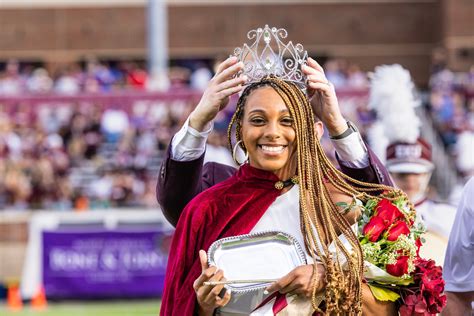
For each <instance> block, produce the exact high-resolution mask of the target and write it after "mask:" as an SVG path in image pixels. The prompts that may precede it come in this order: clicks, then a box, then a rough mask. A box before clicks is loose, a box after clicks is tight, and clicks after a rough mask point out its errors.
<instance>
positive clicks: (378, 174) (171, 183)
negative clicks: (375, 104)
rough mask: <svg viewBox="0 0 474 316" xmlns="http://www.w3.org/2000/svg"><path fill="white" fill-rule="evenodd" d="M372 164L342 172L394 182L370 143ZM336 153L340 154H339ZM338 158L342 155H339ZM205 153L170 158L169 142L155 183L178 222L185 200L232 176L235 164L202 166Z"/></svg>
mask: <svg viewBox="0 0 474 316" xmlns="http://www.w3.org/2000/svg"><path fill="white" fill-rule="evenodd" d="M367 149H368V153H369V165H368V166H367V167H365V168H360V169H358V168H349V167H346V166H344V165H343V164H341V163H339V165H340V167H341V170H342V172H344V173H345V174H347V175H348V176H350V177H351V178H354V179H357V180H360V181H363V182H370V183H380V184H385V185H389V186H392V185H393V184H392V181H391V179H390V176H389V174H388V171H387V169H385V167H384V165H383V164H382V163H381V162H380V160H379V159H378V158H377V156H376V155H375V153H374V152H373V151H372V150H371V149H370V148H369V147H368V146H367ZM336 156H337V155H336ZM337 159H338V161H339V157H337ZM203 162H204V154H203V155H202V156H201V157H199V158H198V159H195V160H191V161H176V160H173V159H171V145H170V146H168V150H167V153H166V157H165V159H163V161H162V163H161V167H160V174H159V176H158V183H157V185H156V198H157V200H158V203H159V204H160V206H161V208H162V210H163V214H164V215H165V217H166V219H167V220H168V221H169V222H170V223H171V224H172V225H173V226H176V224H177V223H178V219H179V216H180V215H181V212H182V211H183V209H184V207H185V206H186V204H188V202H189V201H191V200H192V199H193V198H194V197H195V196H196V195H197V194H199V193H200V192H202V191H204V190H205V189H207V188H209V187H211V186H213V185H214V184H216V183H219V182H222V181H224V180H225V179H227V178H229V177H230V176H231V175H233V174H234V172H235V171H236V169H235V168H233V167H231V166H227V165H223V164H220V163H216V162H208V163H206V164H205V165H204V166H203Z"/></svg>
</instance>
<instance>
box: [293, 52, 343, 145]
mask: <svg viewBox="0 0 474 316" xmlns="http://www.w3.org/2000/svg"><path fill="white" fill-rule="evenodd" d="M301 69H302V71H303V73H304V74H305V75H306V78H307V88H308V96H309V97H310V99H311V105H312V106H313V110H314V112H315V114H316V115H317V116H318V117H319V118H320V119H321V121H322V122H323V123H324V125H325V126H326V128H327V129H328V131H329V135H330V136H336V135H340V134H342V133H343V132H344V131H345V130H346V129H347V123H346V120H345V119H344V117H343V116H342V113H341V110H340V108H339V102H338V101H337V96H336V91H335V89H334V86H333V85H332V84H331V83H330V82H329V81H328V80H327V78H326V76H325V74H324V69H323V67H321V65H319V64H318V63H317V62H316V61H315V60H314V59H312V58H311V57H309V58H308V63H307V64H306V65H303V66H302V68H301Z"/></svg>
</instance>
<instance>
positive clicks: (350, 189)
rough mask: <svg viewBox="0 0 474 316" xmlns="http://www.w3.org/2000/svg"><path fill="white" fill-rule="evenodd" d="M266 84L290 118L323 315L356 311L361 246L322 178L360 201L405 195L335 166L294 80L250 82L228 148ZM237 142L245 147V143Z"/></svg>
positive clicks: (304, 230) (303, 225) (306, 230)
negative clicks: (252, 98)
mask: <svg viewBox="0 0 474 316" xmlns="http://www.w3.org/2000/svg"><path fill="white" fill-rule="evenodd" d="M265 86H270V87H272V88H273V89H274V90H275V91H276V92H277V93H278V94H279V95H280V97H281V98H282V99H283V101H284V102H285V104H286V105H287V107H288V109H289V111H290V114H291V116H292V117H293V120H294V129H295V132H296V143H297V146H296V147H297V149H296V150H297V159H298V164H297V166H298V167H297V174H298V177H299V183H300V187H299V190H300V217H301V231H302V233H303V236H304V238H305V246H306V249H307V251H308V253H309V254H310V255H311V256H312V258H313V260H314V262H319V261H322V264H323V265H324V267H325V268H326V280H325V281H326V290H325V301H326V313H327V314H328V315H360V314H361V313H362V309H361V300H362V289H361V286H362V276H363V268H364V265H363V254H362V249H361V246H360V244H359V241H358V239H357V236H356V235H355V233H354V232H353V231H352V229H351V225H350V224H349V222H348V221H347V220H346V218H345V217H344V216H343V215H342V214H341V213H340V211H339V209H338V207H337V206H336V204H335V202H334V201H333V200H332V199H331V194H330V192H329V190H328V188H327V187H326V185H325V184H324V182H325V181H327V182H329V183H331V184H332V185H333V186H334V187H335V189H336V190H339V191H341V192H343V193H345V194H347V195H349V196H353V197H357V198H359V199H361V200H367V199H369V198H376V199H379V198H380V197H381V196H379V195H377V193H379V192H382V191H383V192H385V193H384V194H383V196H384V197H385V198H386V197H388V198H390V199H394V196H396V195H398V196H399V195H400V194H403V193H402V192H401V191H398V190H394V189H393V188H391V187H388V186H385V185H381V184H371V183H365V182H361V181H358V180H355V179H352V178H350V177H348V176H347V175H345V174H344V173H342V172H340V171H339V170H337V169H336V168H335V167H334V166H333V165H332V164H331V162H330V161H329V159H328V158H327V156H326V154H325V153H324V150H323V148H322V146H321V143H320V142H319V139H318V137H317V135H316V133H315V132H314V127H313V124H314V118H313V110H312V107H311V105H310V103H309V100H308V98H307V97H306V95H305V94H304V93H303V92H302V91H301V89H300V88H298V87H297V86H296V85H295V84H293V83H291V82H287V81H283V80H281V79H278V78H275V77H273V76H268V77H265V78H263V79H262V80H261V81H259V82H257V83H253V84H251V85H249V86H248V87H247V88H246V89H245V90H244V92H243V93H242V95H241V97H240V98H239V101H238V103H237V107H236V111H235V113H234V115H233V117H232V119H231V122H230V124H229V128H228V130H227V134H228V141H229V145H230V147H231V149H232V131H233V128H234V125H235V131H236V134H235V136H236V140H237V141H240V140H241V120H242V118H243V110H244V105H245V103H246V100H247V98H248V96H249V95H250V94H251V92H252V91H254V90H256V89H258V88H262V87H265ZM240 144H241V147H242V149H244V150H245V145H244V144H243V142H241V143H240ZM371 192H372V194H370V193H371ZM340 233H342V234H343V235H344V236H345V237H346V239H347V240H348V241H349V244H350V248H349V247H345V246H344V244H343V243H342V242H341V240H340V239H339V238H338V235H339V234H340ZM318 236H320V237H318ZM332 241H333V242H334V243H335V250H334V249H332V251H331V250H330V249H329V244H330V243H331V242H332ZM318 257H319V258H320V259H318ZM344 263H346V264H344ZM316 290H317V284H315V285H314V289H313V296H312V304H313V308H314V309H315V310H317V311H320V309H319V308H318V306H316V305H317V300H316V297H317V293H316ZM320 312H321V311H320Z"/></svg>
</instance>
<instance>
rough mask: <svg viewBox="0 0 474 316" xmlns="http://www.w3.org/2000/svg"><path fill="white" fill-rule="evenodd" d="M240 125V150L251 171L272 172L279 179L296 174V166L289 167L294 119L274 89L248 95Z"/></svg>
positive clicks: (269, 88) (261, 90)
mask: <svg viewBox="0 0 474 316" xmlns="http://www.w3.org/2000/svg"><path fill="white" fill-rule="evenodd" d="M240 124H241V126H242V127H241V132H242V146H243V147H244V148H245V149H247V152H248V154H249V163H250V165H251V166H252V167H255V168H258V169H263V170H269V171H273V172H275V173H276V174H277V176H278V178H280V179H288V178H289V177H290V176H292V175H294V174H295V172H296V165H293V166H292V168H290V166H289V165H290V163H291V161H292V160H291V159H290V156H292V154H294V153H295V149H296V147H295V145H296V144H295V140H296V134H295V130H294V128H293V119H292V117H291V115H290V111H289V110H288V108H287V107H286V105H285V102H284V101H283V99H282V98H281V97H280V96H279V95H278V93H277V92H276V91H275V90H273V88H271V87H270V86H267V87H263V88H260V89H257V90H253V91H252V92H251V93H250V95H249V96H248V97H247V102H246V106H245V111H244V116H243V118H241V123H240ZM291 169H293V170H291Z"/></svg>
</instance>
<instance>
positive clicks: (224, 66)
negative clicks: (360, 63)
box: [156, 57, 392, 226]
mask: <svg viewBox="0 0 474 316" xmlns="http://www.w3.org/2000/svg"><path fill="white" fill-rule="evenodd" d="M242 68H243V64H242V62H238V60H237V58H236V57H229V58H228V59H226V60H225V61H224V62H222V63H221V64H220V65H219V66H218V68H217V71H216V74H215V76H214V77H213V78H212V79H211V81H210V82H209V85H208V87H207V89H206V90H205V91H204V94H203V96H202V98H201V100H200V102H199V104H198V105H197V106H196V108H195V109H194V111H193V112H192V113H191V114H190V116H189V118H188V119H187V121H186V122H185V124H184V126H183V127H182V129H181V130H180V131H179V132H178V133H177V134H176V135H175V136H174V137H173V139H172V140H171V143H170V146H169V147H168V150H167V154H166V157H165V159H164V160H163V162H162V164H161V167H160V171H159V176H158V183H157V193H156V194H157V200H158V203H159V204H160V206H161V208H162V210H163V214H164V215H165V217H166V219H167V220H168V221H169V222H170V223H171V224H172V225H173V226H176V224H177V223H178V220H179V217H180V215H181V212H182V210H183V208H184V207H185V206H186V204H188V202H189V201H191V199H193V198H194V197H195V196H196V195H197V194H199V193H200V192H202V191H204V190H206V189H207V188H210V187H212V186H213V185H215V184H217V183H220V182H222V181H224V180H226V179H228V178H229V177H230V176H231V175H233V174H234V173H235V172H236V169H235V168H234V167H231V166H228V165H223V164H219V163H215V162H209V163H206V164H203V162H204V153H205V144H206V140H207V135H209V133H210V132H211V131H212V128H213V120H214V118H215V117H216V115H217V114H218V113H219V111H221V110H222V109H224V108H225V107H226V106H227V104H228V101H229V97H230V96H232V95H233V94H236V93H239V92H240V91H242V90H243V86H244V84H245V83H246V80H247V78H246V77H245V75H240V76H237V77H235V75H236V74H237V73H238V72H239V71H240V70H242ZM302 70H303V72H304V73H305V75H306V76H307V78H308V91H309V92H310V93H312V94H314V96H313V97H312V101H311V104H312V107H313V109H314V112H315V115H317V117H318V118H319V119H320V121H318V120H316V121H317V122H315V128H316V129H320V130H321V131H322V130H323V124H324V126H325V127H326V128H327V130H328V132H329V137H330V139H331V141H332V143H333V145H334V147H335V149H336V157H337V160H338V162H339V165H340V168H341V170H342V171H343V172H344V173H345V174H347V175H348V176H350V177H352V178H354V179H357V180H360V181H363V182H371V183H380V184H386V185H392V182H391V180H390V177H389V175H388V173H387V171H386V169H385V167H384V166H383V165H382V163H381V162H380V161H379V159H378V158H377V156H376V155H375V154H374V153H373V152H372V151H371V150H370V148H368V147H367V146H366V144H365V143H364V142H363V141H362V138H361V136H360V134H359V132H358V131H357V128H356V127H355V126H354V125H353V124H352V123H351V122H349V121H346V120H345V119H344V117H343V116H342V114H341V111H340V108H339V103H338V100H337V97H336V93H335V89H334V86H333V85H332V84H331V83H330V82H329V81H328V80H327V79H326V78H325V76H324V71H323V69H322V67H321V66H320V65H319V64H318V63H316V61H314V60H312V59H311V58H310V59H308V64H307V65H304V66H303V67H302ZM321 78H323V79H324V80H323V81H325V82H326V83H325V84H321V83H318V84H315V83H314V81H315V80H318V79H319V80H320V79H321Z"/></svg>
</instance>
